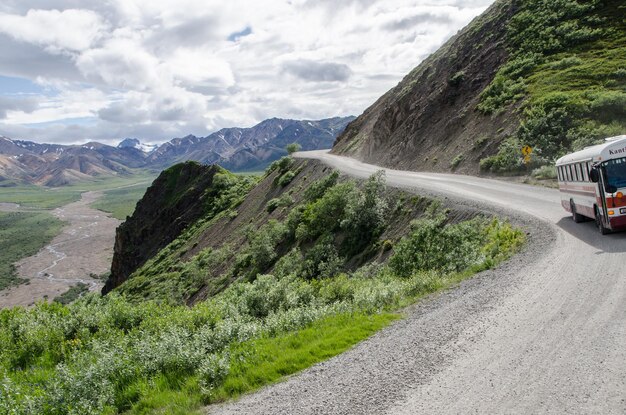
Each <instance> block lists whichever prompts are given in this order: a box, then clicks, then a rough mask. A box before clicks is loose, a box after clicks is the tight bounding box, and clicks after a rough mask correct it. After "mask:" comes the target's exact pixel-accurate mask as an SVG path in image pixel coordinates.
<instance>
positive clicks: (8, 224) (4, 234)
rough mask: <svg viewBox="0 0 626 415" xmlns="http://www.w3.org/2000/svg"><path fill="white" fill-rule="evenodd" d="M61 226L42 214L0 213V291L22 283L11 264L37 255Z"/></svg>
mask: <svg viewBox="0 0 626 415" xmlns="http://www.w3.org/2000/svg"><path fill="white" fill-rule="evenodd" d="M63 225H64V223H63V222H62V221H60V220H58V219H56V218H55V217H53V216H52V215H50V214H49V213H45V212H0V290H3V289H5V288H8V287H10V286H13V285H17V284H20V283H23V282H25V280H23V279H21V278H19V277H18V276H17V274H16V271H15V267H14V266H13V263H15V262H17V261H19V260H20V259H22V258H25V257H28V256H31V255H34V254H36V253H37V252H38V251H39V250H40V249H41V248H43V247H44V246H45V245H46V244H47V243H48V242H50V241H51V240H52V238H54V237H55V236H56V235H58V234H59V232H60V231H61V229H62V227H63Z"/></svg>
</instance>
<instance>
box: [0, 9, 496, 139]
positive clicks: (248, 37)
mask: <svg viewBox="0 0 626 415" xmlns="http://www.w3.org/2000/svg"><path fill="white" fill-rule="evenodd" d="M492 2H493V0H441V1H438V2H433V1H432V0H385V1H383V0H350V1H342V2H336V1H331V0H291V1H289V2H283V1H280V2H277V1H275V0H257V1H255V2H250V1H247V0H231V1H229V2H223V1H221V0H219V1H218V0H153V1H149V2H148V1H142V0H110V1H107V2H100V1H78V0H46V1H44V0H19V1H18V0H7V1H6V2H3V5H2V6H0V52H1V53H2V54H3V55H4V56H6V57H7V58H6V59H3V60H2V61H0V75H9V76H21V77H23V78H27V79H30V80H33V81H36V82H38V83H39V84H46V85H53V89H54V90H55V91H57V93H56V94H47V95H42V96H39V97H37V100H36V102H37V105H36V107H35V108H34V107H33V106H32V105H26V104H25V103H17V102H13V101H7V100H5V104H4V111H5V114H4V115H5V116H6V119H5V120H4V125H1V126H0V133H5V134H6V135H10V134H11V133H16V132H19V131H22V132H23V133H24V134H25V133H28V134H31V135H30V136H29V138H31V139H32V138H38V139H40V140H42V141H43V140H63V141H67V140H68V139H69V137H72V138H73V139H75V140H77V141H81V140H87V139H100V140H103V141H105V140H115V139H119V138H120V137H125V136H131V135H132V136H138V137H139V138H145V139H147V140H150V141H156V140H165V139H168V138H171V137H172V136H182V135H186V134H188V133H193V134H197V135H205V134H208V133H209V132H211V131H213V130H215V129H217V128H221V127H226V126H249V125H252V124H254V123H256V122H259V121H261V120H262V119H264V118H268V117H273V116H277V117H292V118H323V117H330V116H335V115H348V114H354V115H358V114H360V113H361V112H362V111H363V110H364V109H365V108H366V107H367V106H369V105H370V104H371V103H373V102H374V101H375V100H376V99H377V98H378V97H379V96H380V95H382V94H383V93H384V92H386V91H387V90H388V89H389V88H391V87H393V86H394V85H395V84H396V83H397V82H398V81H400V80H401V79H402V77H403V76H404V75H405V74H406V73H407V72H409V71H410V70H411V69H412V68H414V67H415V66H416V65H417V64H419V63H420V61H421V60H423V59H424V58H425V57H426V56H428V54H430V53H432V52H433V51H434V50H436V49H437V47H438V46H439V45H441V44H442V43H443V42H444V41H445V40H446V39H448V38H449V37H450V36H451V35H453V34H454V33H456V32H457V31H458V30H459V29H460V28H462V27H463V26H464V25H465V24H467V23H468V22H469V21H470V20H471V19H472V18H473V17H475V16H476V15H478V14H479V13H480V12H482V11H483V10H484V9H485V8H486V7H487V6H488V5H489V4H491V3H492ZM4 40H6V41H4ZM1 95H2V90H1V89H0V96H1ZM18 104H19V105H18ZM81 117H91V118H92V122H90V123H85V124H81V125H76V126H74V127H73V128H70V127H71V126H70V125H69V124H71V121H63V120H70V119H72V118H81ZM51 121H59V124H58V125H55V126H54V127H46V129H43V128H42V129H39V130H35V131H38V132H39V134H40V136H39V137H33V135H32V134H33V130H32V129H30V128H26V127H24V128H23V129H21V130H20V128H18V127H19V125H20V124H29V123H37V122H51ZM7 126H11V127H10V128H9V127H7ZM63 134H66V135H65V136H63ZM142 134H144V135H145V137H144V136H142Z"/></svg>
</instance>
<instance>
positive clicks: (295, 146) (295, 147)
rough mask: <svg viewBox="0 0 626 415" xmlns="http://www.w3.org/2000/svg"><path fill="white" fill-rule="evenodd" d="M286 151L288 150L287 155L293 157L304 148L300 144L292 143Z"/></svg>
mask: <svg viewBox="0 0 626 415" xmlns="http://www.w3.org/2000/svg"><path fill="white" fill-rule="evenodd" d="M285 149H286V150H287V153H289V155H292V154H293V153H295V152H296V151H300V149H302V146H301V145H300V144H298V143H291V144H288V145H287V147H285Z"/></svg>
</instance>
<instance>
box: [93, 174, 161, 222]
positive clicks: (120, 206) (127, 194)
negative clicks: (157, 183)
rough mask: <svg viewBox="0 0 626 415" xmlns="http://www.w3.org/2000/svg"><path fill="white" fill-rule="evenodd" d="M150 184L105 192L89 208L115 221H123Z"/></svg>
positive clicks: (140, 184) (138, 184)
mask: <svg viewBox="0 0 626 415" xmlns="http://www.w3.org/2000/svg"><path fill="white" fill-rule="evenodd" d="M148 186H150V182H147V181H144V182H141V183H137V184H135V185H131V186H126V187H122V188H119V189H113V190H107V191H105V192H104V194H103V195H102V197H101V198H100V199H98V200H97V201H96V202H94V203H92V204H91V207H93V208H95V209H98V210H101V211H103V212H107V213H110V214H111V216H113V217H114V218H116V219H119V220H125V219H126V217H127V216H130V215H132V213H133V212H134V211H135V206H136V205H137V202H138V201H139V200H140V199H141V198H142V197H143V195H144V193H145V192H146V189H147V188H148Z"/></svg>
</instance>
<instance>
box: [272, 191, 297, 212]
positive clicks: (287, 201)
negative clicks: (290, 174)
mask: <svg viewBox="0 0 626 415" xmlns="http://www.w3.org/2000/svg"><path fill="white" fill-rule="evenodd" d="M293 203H294V200H293V198H292V197H291V196H289V195H286V194H285V195H282V196H281V197H278V198H274V199H271V200H270V201H268V202H267V205H266V207H265V209H266V210H267V212H268V213H272V212H273V211H275V210H276V209H278V208H280V207H287V206H291V205H293Z"/></svg>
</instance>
